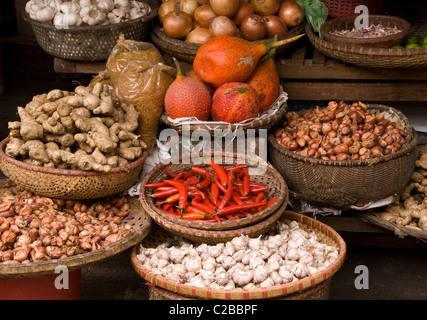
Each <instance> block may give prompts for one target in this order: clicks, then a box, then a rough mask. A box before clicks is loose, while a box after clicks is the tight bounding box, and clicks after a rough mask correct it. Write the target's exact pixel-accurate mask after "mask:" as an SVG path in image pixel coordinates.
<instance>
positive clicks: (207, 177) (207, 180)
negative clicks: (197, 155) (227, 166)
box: [191, 167, 212, 190]
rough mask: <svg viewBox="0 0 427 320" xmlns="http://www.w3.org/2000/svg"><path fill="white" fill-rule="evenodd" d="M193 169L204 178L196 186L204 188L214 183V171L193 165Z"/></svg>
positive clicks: (200, 188)
mask: <svg viewBox="0 0 427 320" xmlns="http://www.w3.org/2000/svg"><path fill="white" fill-rule="evenodd" d="M191 170H192V171H193V172H195V173H198V174H201V175H203V180H202V181H201V182H200V183H198V184H196V188H197V189H199V190H203V189H204V188H206V187H209V186H210V185H211V183H212V173H211V172H209V171H208V170H206V169H203V168H200V167H193V168H191Z"/></svg>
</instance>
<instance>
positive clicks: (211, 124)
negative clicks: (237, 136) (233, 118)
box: [160, 88, 288, 134]
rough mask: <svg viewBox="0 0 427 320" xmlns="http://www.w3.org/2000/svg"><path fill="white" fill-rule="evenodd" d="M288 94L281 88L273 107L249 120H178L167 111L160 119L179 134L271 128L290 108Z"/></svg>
mask: <svg viewBox="0 0 427 320" xmlns="http://www.w3.org/2000/svg"><path fill="white" fill-rule="evenodd" d="M287 99H288V95H287V93H286V92H284V91H283V88H281V89H280V94H279V97H278V98H277V99H276V101H275V102H274V103H273V104H272V105H271V107H270V108H269V109H268V110H267V111H265V112H264V113H263V114H261V115H259V116H258V117H257V118H255V119H251V120H247V121H244V122H241V123H226V122H222V121H200V120H197V119H191V118H188V119H184V118H183V119H182V120H183V121H179V122H176V121H174V120H173V119H171V118H169V117H168V115H167V114H166V113H163V114H162V116H161V117H160V121H162V122H163V123H164V124H166V125H167V126H168V127H170V128H172V129H174V130H176V131H177V132H178V133H179V134H182V133H183V132H184V131H187V132H189V133H191V132H193V131H196V130H206V131H207V132H209V133H211V134H214V133H215V130H222V131H224V132H229V131H230V132H234V131H235V130H237V129H240V130H243V132H246V131H247V130H249V129H254V130H260V129H267V130H268V129H270V128H272V127H274V126H275V125H276V124H277V123H279V121H280V120H281V119H282V118H283V116H284V115H285V113H286V111H287V110H288V104H287V103H286V100H287Z"/></svg>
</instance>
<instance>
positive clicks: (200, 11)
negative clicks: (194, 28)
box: [194, 4, 217, 28]
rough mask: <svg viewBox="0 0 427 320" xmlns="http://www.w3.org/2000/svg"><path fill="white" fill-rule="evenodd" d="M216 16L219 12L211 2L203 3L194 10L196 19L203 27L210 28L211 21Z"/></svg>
mask: <svg viewBox="0 0 427 320" xmlns="http://www.w3.org/2000/svg"><path fill="white" fill-rule="evenodd" d="M215 17H217V14H216V13H215V11H213V9H212V6H211V5H210V4H204V5H201V6H199V7H198V8H197V9H196V10H195V11H194V20H195V21H197V22H198V24H199V25H200V26H201V27H203V28H209V21H210V20H211V19H212V18H215Z"/></svg>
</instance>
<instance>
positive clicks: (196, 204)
mask: <svg viewBox="0 0 427 320" xmlns="http://www.w3.org/2000/svg"><path fill="white" fill-rule="evenodd" d="M191 205H192V206H193V207H196V208H197V209H200V210H202V211H203V212H205V213H208V214H211V215H213V214H216V213H217V212H216V210H215V209H212V208H211V207H210V206H209V205H207V204H204V203H200V202H197V201H191Z"/></svg>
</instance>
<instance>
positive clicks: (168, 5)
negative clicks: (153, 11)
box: [157, 0, 178, 24]
mask: <svg viewBox="0 0 427 320" xmlns="http://www.w3.org/2000/svg"><path fill="white" fill-rule="evenodd" d="M177 6H178V2H177V1H175V0H169V1H166V2H163V3H162V4H161V5H160V6H159V9H158V11H157V12H158V16H159V21H160V23H162V24H163V20H164V18H165V17H166V15H167V14H168V13H169V12H172V11H176V10H177Z"/></svg>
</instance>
